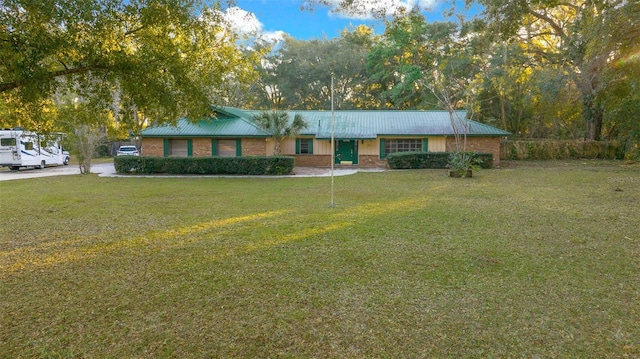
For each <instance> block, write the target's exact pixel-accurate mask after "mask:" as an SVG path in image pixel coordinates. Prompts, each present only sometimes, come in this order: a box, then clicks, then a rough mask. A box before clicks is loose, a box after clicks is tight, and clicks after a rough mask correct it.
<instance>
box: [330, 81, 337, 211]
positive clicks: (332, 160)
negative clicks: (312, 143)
mask: <svg viewBox="0 0 640 359" xmlns="http://www.w3.org/2000/svg"><path fill="white" fill-rule="evenodd" d="M335 126H336V120H335V117H334V114H333V74H331V204H330V205H329V207H331V208H333V207H335V202H334V201H333V164H334V163H335V161H336V160H335V157H336V146H335V142H334V141H335V139H334V131H335Z"/></svg>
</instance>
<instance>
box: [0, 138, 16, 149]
mask: <svg viewBox="0 0 640 359" xmlns="http://www.w3.org/2000/svg"><path fill="white" fill-rule="evenodd" d="M15 145H16V139H15V138H3V139H0V146H3V147H5V146H7V147H8V146H15Z"/></svg>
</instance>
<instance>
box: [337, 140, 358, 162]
mask: <svg viewBox="0 0 640 359" xmlns="http://www.w3.org/2000/svg"><path fill="white" fill-rule="evenodd" d="M336 164H337V165H339V164H343V165H351V164H353V165H357V164H358V148H357V144H356V140H338V142H337V143H336Z"/></svg>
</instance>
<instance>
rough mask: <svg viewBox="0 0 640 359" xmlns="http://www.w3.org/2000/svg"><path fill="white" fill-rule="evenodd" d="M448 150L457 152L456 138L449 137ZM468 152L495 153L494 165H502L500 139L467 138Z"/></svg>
mask: <svg viewBox="0 0 640 359" xmlns="http://www.w3.org/2000/svg"><path fill="white" fill-rule="evenodd" d="M446 149H447V152H453V151H455V150H456V140H455V138H454V137H447V143H446ZM467 151H475V152H488V153H493V165H494V166H499V165H500V137H467Z"/></svg>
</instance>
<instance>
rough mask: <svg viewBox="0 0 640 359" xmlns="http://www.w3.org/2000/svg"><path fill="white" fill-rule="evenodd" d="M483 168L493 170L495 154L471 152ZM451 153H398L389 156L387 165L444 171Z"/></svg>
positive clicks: (395, 167)
mask: <svg viewBox="0 0 640 359" xmlns="http://www.w3.org/2000/svg"><path fill="white" fill-rule="evenodd" d="M469 153H470V154H471V156H472V157H473V159H474V160H477V162H480V167H481V168H491V167H492V165H493V154H492V153H482V152H469ZM450 157H451V152H396V153H391V154H389V155H388V156H387V163H388V164H389V167H391V168H393V169H411V168H432V169H444V168H447V165H448V164H449V159H450Z"/></svg>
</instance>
